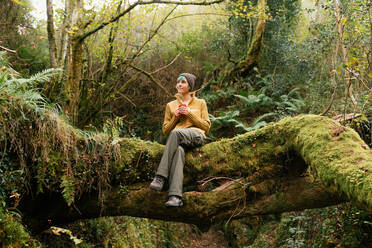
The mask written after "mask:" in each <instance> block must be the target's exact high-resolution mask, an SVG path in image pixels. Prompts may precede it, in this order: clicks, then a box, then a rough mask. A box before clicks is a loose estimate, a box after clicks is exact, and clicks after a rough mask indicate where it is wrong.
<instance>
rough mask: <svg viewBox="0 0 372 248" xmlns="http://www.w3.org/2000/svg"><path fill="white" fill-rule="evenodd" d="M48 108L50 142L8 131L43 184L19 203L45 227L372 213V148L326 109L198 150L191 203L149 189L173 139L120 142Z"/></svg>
mask: <svg viewBox="0 0 372 248" xmlns="http://www.w3.org/2000/svg"><path fill="white" fill-rule="evenodd" d="M46 116H47V118H44V119H43V120H40V119H35V121H32V122H31V123H29V122H27V123H25V125H24V126H32V127H34V130H41V131H43V132H44V133H43V134H44V136H41V134H37V133H34V134H33V135H35V136H37V139H38V140H39V139H41V138H43V137H44V138H43V139H44V142H46V143H44V144H43V142H37V143H32V144H30V142H32V140H34V139H33V138H30V137H29V136H30V135H29V134H28V133H29V132H30V131H29V130H24V128H23V125H21V126H19V127H18V128H19V130H18V131H17V132H16V133H18V135H19V137H17V138H16V139H15V137H13V138H11V137H5V139H4V140H17V144H18V146H15V147H14V150H15V151H16V152H17V149H19V152H17V154H20V155H19V156H24V157H23V161H29V162H28V163H27V165H26V164H25V166H26V167H27V171H30V176H29V178H32V179H33V180H31V182H30V185H31V188H32V189H33V190H31V192H30V193H28V194H24V195H23V197H22V200H21V202H20V207H19V208H20V211H21V212H22V213H23V215H24V220H25V221H26V222H27V223H28V225H29V226H31V227H33V229H34V230H36V231H37V230H41V229H43V228H45V227H47V226H48V225H57V224H60V223H66V222H70V221H73V220H76V219H83V218H93V217H98V216H115V215H130V216H137V217H147V218H156V219H163V220H175V221H182V222H187V223H194V224H197V225H199V226H203V225H204V226H205V225H209V224H212V223H214V222H216V221H221V220H226V219H230V218H233V219H236V218H242V217H245V216H248V215H257V214H269V213H280V212H284V211H291V210H301V209H305V208H314V207H324V206H328V205H333V204H336V203H340V202H343V201H346V200H349V201H352V202H353V203H354V204H355V205H356V206H358V207H360V208H362V209H365V210H366V211H368V212H372V193H371V192H372V153H371V150H370V149H369V148H368V146H367V145H366V144H364V142H363V141H362V140H361V139H360V138H359V136H358V134H357V133H356V132H355V131H353V130H352V129H350V128H347V127H343V126H341V125H340V124H339V123H337V122H335V121H333V120H330V119H328V118H326V117H321V116H315V115H302V116H298V117H294V118H285V119H283V120H281V121H280V122H278V123H275V124H271V125H268V126H266V127H264V128H261V129H259V130H256V131H254V132H249V133H246V134H243V135H239V136H236V137H234V138H232V139H222V140H220V141H217V142H213V143H209V144H207V145H204V146H203V147H201V148H196V149H194V150H191V151H188V152H187V154H186V165H185V169H184V171H185V180H184V186H185V191H186V192H185V193H184V196H183V198H184V201H185V205H184V207H181V208H176V209H172V210H169V209H166V208H165V206H164V202H165V200H166V197H167V193H166V192H161V193H157V192H153V191H150V190H149V189H148V188H147V187H148V185H149V181H150V180H151V179H152V177H153V174H154V171H155V168H156V165H157V164H158V163H159V161H160V158H161V155H162V152H163V149H164V146H162V145H160V144H157V143H153V142H147V141H142V140H139V139H135V138H123V139H119V140H116V141H115V140H113V139H112V137H108V136H104V135H102V134H101V135H96V136H95V137H92V136H90V138H89V137H87V136H84V135H83V134H81V133H80V132H79V131H78V130H76V129H74V128H72V127H69V126H68V125H67V124H66V123H63V121H61V120H59V119H58V118H57V117H56V116H54V115H50V114H47V115H46ZM30 119H31V118H30ZM10 128H12V129H11V130H12V132H15V131H16V130H15V129H14V127H10ZM41 131H40V132H41ZM35 132H36V131H35ZM6 134H8V133H6ZM22 143H23V145H19V144H22ZM40 143H41V144H40ZM21 152H22V153H21ZM24 154H27V156H28V157H27V156H26V155H24ZM110 154H116V155H115V156H110ZM25 156H26V157H25ZM33 158H34V159H33ZM40 159H41V160H42V161H40ZM31 161H35V162H33V163H36V164H33V163H32V162H31ZM66 166H67V167H66ZM66 168H70V169H66ZM66 173H67V174H66ZM66 175H67V176H69V177H66ZM36 179H37V180H36ZM66 179H69V180H70V181H67V183H68V182H70V184H69V185H67V186H68V187H67V188H66ZM43 182H48V183H47V184H46V183H44V184H43ZM198 182H203V183H202V184H200V183H198ZM40 188H41V189H42V190H41V191H42V192H43V193H40ZM66 189H70V190H71V189H72V190H73V192H74V194H73V195H72V196H73V198H74V202H73V204H72V205H70V206H69V204H67V203H66V201H65V200H64V198H63V196H64V197H65V199H66V192H65V191H66ZM37 191H38V192H39V193H38V194H37V193H36V192H37Z"/></svg>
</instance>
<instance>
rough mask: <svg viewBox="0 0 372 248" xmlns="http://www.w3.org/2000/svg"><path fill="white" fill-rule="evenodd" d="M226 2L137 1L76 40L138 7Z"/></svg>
mask: <svg viewBox="0 0 372 248" xmlns="http://www.w3.org/2000/svg"><path fill="white" fill-rule="evenodd" d="M223 1H225V0H214V1H210V2H208V1H201V2H182V1H166V0H153V1H148V2H142V1H137V2H135V3H133V4H131V5H129V6H128V8H126V9H125V10H123V11H122V12H121V13H120V14H118V15H116V16H114V17H112V18H111V19H110V20H109V21H106V22H102V23H101V24H100V25H98V26H97V27H94V28H93V29H91V30H89V31H87V32H84V33H83V34H80V35H78V36H77V37H76V38H77V39H79V40H81V41H83V40H85V39H86V38H88V37H89V36H90V35H92V34H94V33H96V32H97V31H99V30H101V29H102V28H104V27H106V26H107V25H109V24H111V23H113V22H116V21H118V20H119V19H120V18H121V17H123V16H124V15H126V14H128V13H129V12H130V11H131V10H133V9H134V8H135V7H136V6H138V5H147V4H176V5H212V4H217V3H222V2H223Z"/></svg>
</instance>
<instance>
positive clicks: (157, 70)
mask: <svg viewBox="0 0 372 248" xmlns="http://www.w3.org/2000/svg"><path fill="white" fill-rule="evenodd" d="M180 55H181V53H178V54H177V55H176V57H174V59H173V60H172V61H171V62H170V63H169V64H167V65H165V66H163V67H160V68H159V69H156V70H155V71H153V72H150V74H154V73H157V72H159V71H161V70H164V69H166V68H168V67H169V66H171V65H172V64H173V63H174V62H175V61H176V60H177V59H178V57H179V56H180Z"/></svg>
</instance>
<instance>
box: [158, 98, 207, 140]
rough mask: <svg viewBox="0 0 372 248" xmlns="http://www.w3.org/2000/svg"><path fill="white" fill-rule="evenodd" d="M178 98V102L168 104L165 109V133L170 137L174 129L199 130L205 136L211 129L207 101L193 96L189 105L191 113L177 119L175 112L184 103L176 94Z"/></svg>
mask: <svg viewBox="0 0 372 248" xmlns="http://www.w3.org/2000/svg"><path fill="white" fill-rule="evenodd" d="M176 98H177V99H176V100H174V101H171V102H169V103H167V106H166V108H165V116H164V123H163V133H164V134H165V135H167V136H168V135H169V133H170V132H171V131H172V130H173V129H179V128H193V129H196V130H199V131H200V132H201V133H202V134H203V135H204V136H205V135H206V133H208V131H209V128H210V127H211V121H210V120H209V116H208V109H207V104H206V103H205V100H204V99H199V98H197V97H195V96H194V95H192V99H191V101H190V103H189V105H188V107H189V108H190V112H189V113H188V114H187V115H180V116H178V117H177V116H176V115H175V114H174V111H175V110H176V109H177V108H178V106H179V105H180V104H182V102H181V100H180V95H178V94H176Z"/></svg>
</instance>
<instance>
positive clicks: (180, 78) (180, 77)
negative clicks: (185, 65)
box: [177, 76, 187, 82]
mask: <svg viewBox="0 0 372 248" xmlns="http://www.w3.org/2000/svg"><path fill="white" fill-rule="evenodd" d="M182 79H186V77H185V76H179V77H178V78H177V82H178V81H180V80H182ZM186 81H187V79H186Z"/></svg>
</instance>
